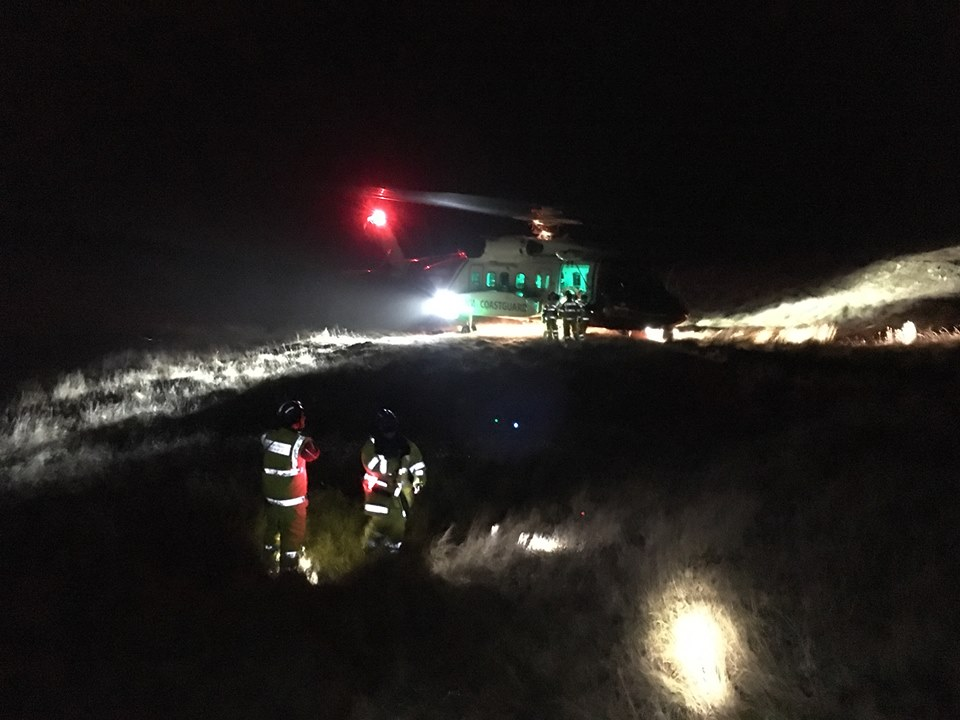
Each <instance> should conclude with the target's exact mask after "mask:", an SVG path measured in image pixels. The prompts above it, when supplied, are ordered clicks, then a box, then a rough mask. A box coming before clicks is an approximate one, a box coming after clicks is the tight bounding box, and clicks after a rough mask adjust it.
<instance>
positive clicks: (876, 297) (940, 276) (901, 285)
mask: <svg viewBox="0 0 960 720" xmlns="http://www.w3.org/2000/svg"><path fill="white" fill-rule="evenodd" d="M958 294H960V246H953V247H948V248H943V249H941V250H934V251H931V252H925V253H914V254H911V255H901V256H899V257H896V258H894V259H892V260H883V261H880V262H876V263H873V264H872V265H869V266H867V267H865V268H863V269H861V270H859V271H857V272H855V273H851V274H850V275H848V276H846V277H844V278H841V279H839V280H838V281H837V282H835V283H833V284H832V285H829V286H826V287H823V288H821V289H820V291H819V292H817V293H816V294H814V295H811V296H807V297H802V298H798V299H791V300H784V301H783V302H780V303H778V304H776V305H771V306H769V307H766V308H761V309H759V310H756V311H753V312H746V313H741V314H737V315H729V316H719V317H704V318H700V319H698V320H697V322H696V324H697V325H702V326H707V327H764V328H771V327H776V328H796V327H810V326H818V325H823V324H837V323H840V322H849V321H851V320H856V319H863V320H869V319H871V318H874V317H876V314H877V312H878V311H882V310H883V309H885V308H889V307H891V306H894V305H897V304H901V303H906V302H915V301H917V300H924V299H929V298H938V297H948V296H951V295H958Z"/></svg>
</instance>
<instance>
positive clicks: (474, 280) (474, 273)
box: [470, 270, 480, 290]
mask: <svg viewBox="0 0 960 720" xmlns="http://www.w3.org/2000/svg"><path fill="white" fill-rule="evenodd" d="M479 287H480V271H479V270H471V271H470V288H471V289H473V290H475V289H477V288H479Z"/></svg>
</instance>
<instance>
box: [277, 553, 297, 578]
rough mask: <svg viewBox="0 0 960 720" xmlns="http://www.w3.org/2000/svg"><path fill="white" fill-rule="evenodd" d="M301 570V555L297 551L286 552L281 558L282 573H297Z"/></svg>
mask: <svg viewBox="0 0 960 720" xmlns="http://www.w3.org/2000/svg"><path fill="white" fill-rule="evenodd" d="M299 568H300V553H298V552H297V551H296V550H291V551H290V552H285V553H283V554H282V555H281V556H280V572H282V573H283V572H297V570H298V569H299Z"/></svg>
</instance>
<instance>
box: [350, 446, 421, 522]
mask: <svg viewBox="0 0 960 720" xmlns="http://www.w3.org/2000/svg"><path fill="white" fill-rule="evenodd" d="M407 444H408V445H409V450H408V452H407V453H406V454H405V455H402V456H394V457H388V456H386V455H384V454H382V453H380V452H378V448H377V443H376V440H375V439H374V438H372V437H371V438H369V439H368V440H367V442H366V443H364V445H363V447H362V448H361V449H360V462H361V463H362V465H363V494H364V510H366V512H367V513H368V514H372V515H386V514H388V513H389V511H390V509H391V508H394V509H395V510H396V509H400V506H401V505H403V503H401V501H400V496H401V494H402V495H403V499H404V500H405V501H406V503H405V504H406V506H407V507H410V505H412V504H413V496H414V493H415V491H416V490H418V489H419V488H420V487H421V486H422V485H423V484H424V483H425V482H426V472H427V466H426V463H425V462H424V461H423V456H422V455H421V454H420V448H418V447H417V446H416V444H414V443H412V442H410V441H409V440H407Z"/></svg>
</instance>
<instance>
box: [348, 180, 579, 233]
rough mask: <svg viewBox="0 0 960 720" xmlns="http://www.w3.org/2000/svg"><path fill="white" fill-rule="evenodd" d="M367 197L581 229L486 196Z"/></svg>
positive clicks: (556, 215)
mask: <svg viewBox="0 0 960 720" xmlns="http://www.w3.org/2000/svg"><path fill="white" fill-rule="evenodd" d="M366 194H367V195H368V196H369V197H371V198H374V199H377V200H384V201H387V202H409V203H416V204H419V205H432V206H434V207H444V208H451V209H453V210H463V211H466V212H473V213H480V214H483V215H494V216H497V217H506V218H510V219H512V220H523V221H526V222H534V221H539V222H540V223H542V224H544V225H548V226H551V227H553V226H557V225H579V224H580V221H579V220H573V219H572V218H564V217H561V213H560V212H559V211H558V210H555V209H554V208H549V207H541V208H535V209H533V210H520V209H519V207H520V205H519V204H518V203H516V202H510V201H508V200H502V199H498V198H491V197H484V196H483V195H466V194H463V193H452V192H424V191H419V190H394V189H390V188H383V187H381V188H371V189H369V190H368V191H367V192H366Z"/></svg>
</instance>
